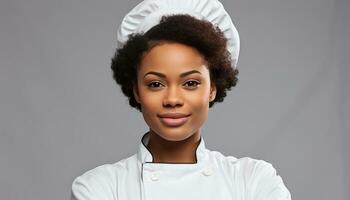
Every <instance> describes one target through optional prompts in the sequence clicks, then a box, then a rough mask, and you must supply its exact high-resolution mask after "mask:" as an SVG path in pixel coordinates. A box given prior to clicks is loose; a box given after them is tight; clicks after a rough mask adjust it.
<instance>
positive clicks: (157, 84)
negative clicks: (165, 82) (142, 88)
mask: <svg viewBox="0 0 350 200" xmlns="http://www.w3.org/2000/svg"><path fill="white" fill-rule="evenodd" d="M160 85H162V84H161V83H160V82H157V81H154V82H151V83H149V84H147V86H148V87H150V88H158V87H159V86H160Z"/></svg>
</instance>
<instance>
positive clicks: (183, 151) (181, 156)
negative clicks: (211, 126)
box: [147, 130, 200, 163]
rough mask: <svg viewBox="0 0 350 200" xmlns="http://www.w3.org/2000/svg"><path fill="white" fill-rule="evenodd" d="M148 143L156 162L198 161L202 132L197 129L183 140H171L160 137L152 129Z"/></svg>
mask: <svg viewBox="0 0 350 200" xmlns="http://www.w3.org/2000/svg"><path fill="white" fill-rule="evenodd" d="M149 134H150V138H149V141H148V144H147V147H148V149H149V150H150V151H151V153H152V157H153V161H152V162H154V163H197V159H196V150H197V147H198V145H199V143H200V133H199V131H197V132H196V133H194V134H193V135H191V136H190V137H188V138H187V139H185V140H181V141H169V140H165V139H164V138H162V137H160V136H159V135H158V134H156V133H154V132H153V131H152V130H150V132H149Z"/></svg>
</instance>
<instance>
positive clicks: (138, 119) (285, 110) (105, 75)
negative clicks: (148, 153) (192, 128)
mask: <svg viewBox="0 0 350 200" xmlns="http://www.w3.org/2000/svg"><path fill="white" fill-rule="evenodd" d="M139 2H140V0H124V1H117V0H113V1H112V0H101V1H92V0H89V1H88V0H73V1H67V0H61V1H53V0H51V1H47V0H1V3H0V95H1V97H0V134H1V135H0V162H1V163H0V199H4V200H20V199H26V200H38V199H50V200H62V199H69V198H70V189H71V183H72V181H73V179H74V178H75V177H76V176H78V175H81V174H82V173H84V172H86V171H87V170H90V169H92V168H95V167H97V166H99V165H102V164H105V163H115V162H117V161H119V160H121V159H123V158H126V157H129V156H131V155H133V154H134V153H136V151H137V148H138V145H139V144H140V139H141V136H142V135H143V134H144V133H145V132H146V131H147V130H148V127H147V125H146V123H145V122H144V120H143V118H142V115H141V113H139V112H138V111H136V110H135V109H132V108H130V107H129V105H128V102H127V100H126V97H124V96H123V94H122V92H121V90H120V88H119V86H117V85H116V83H115V82H114V80H113V79H112V73H111V69H110V62H111V57H112V55H113V54H114V51H115V48H116V30H117V27H118V25H119V24H120V23H121V20H122V18H123V16H124V15H125V14H126V13H127V12H129V11H130V9H132V8H133V7H134V6H135V5H136V4H138V3H139ZM221 2H222V3H223V4H224V6H225V8H226V10H227V11H228V13H229V14H230V15H231V17H232V19H233V21H234V23H235V25H236V27H237V29H238V31H239V33H240V36H241V52H240V58H239V61H238V65H239V69H240V74H239V83H238V85H237V87H235V88H233V90H232V91H229V92H228V96H227V97H226V99H225V100H224V102H223V103H221V104H216V105H215V106H214V107H212V108H211V109H210V112H209V118H208V121H207V122H206V123H205V125H204V127H203V129H202V135H203V137H204V140H205V142H206V146H207V148H209V149H211V150H218V151H220V152H222V153H223V154H224V155H231V156H234V157H237V158H240V157H245V156H249V157H253V158H256V159H263V160H266V161H268V162H270V163H272V164H273V166H274V167H275V168H276V170H277V172H278V174H279V175H281V177H282V178H283V180H284V183H285V185H286V186H287V187H288V189H289V190H290V192H291V195H292V199H293V200H311V199H315V200H316V199H317V200H330V199H332V200H333V199H334V200H347V199H348V198H349V196H350V193H349V189H350V188H349V185H350V181H349V179H350V175H349V173H350V168H349V166H350V156H349V153H350V146H349V142H350V136H349V130H350V125H349V124H350V123H349V122H350V120H349V118H350V92H349V86H350V79H349V78H348V77H349V76H350V68H349V61H348V59H349V56H350V53H349V52H350V39H349V36H350V23H349V22H350V12H349V9H350V1H348V0H309V1H304V0H293V1H287V0H282V1H273V0H266V1H260V0H252V1H246V0H234V1H230V0H222V1H221Z"/></svg>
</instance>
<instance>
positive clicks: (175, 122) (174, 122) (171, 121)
mask: <svg viewBox="0 0 350 200" xmlns="http://www.w3.org/2000/svg"><path fill="white" fill-rule="evenodd" d="M188 118H189V116H187V117H180V118H170V117H160V121H161V122H163V123H164V124H165V125H167V126H171V127H177V126H181V125H183V124H185V123H186V122H187V120H188Z"/></svg>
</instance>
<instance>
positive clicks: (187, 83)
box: [185, 81, 200, 88]
mask: <svg viewBox="0 0 350 200" xmlns="http://www.w3.org/2000/svg"><path fill="white" fill-rule="evenodd" d="M199 84H200V83H199V82H198V81H187V82H186V83H185V85H187V86H189V87H191V88H194V87H197V86H198V85H199Z"/></svg>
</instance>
